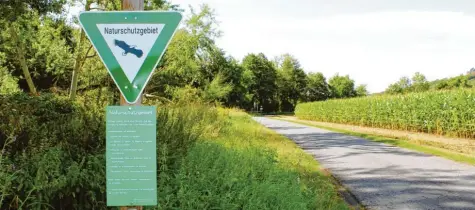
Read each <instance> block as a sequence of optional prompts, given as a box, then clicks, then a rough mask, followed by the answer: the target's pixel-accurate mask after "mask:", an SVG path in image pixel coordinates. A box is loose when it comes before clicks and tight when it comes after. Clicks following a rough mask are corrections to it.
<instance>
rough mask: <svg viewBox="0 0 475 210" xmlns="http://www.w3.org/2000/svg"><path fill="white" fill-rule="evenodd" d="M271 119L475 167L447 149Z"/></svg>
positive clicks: (474, 159) (474, 162) (472, 160)
mask: <svg viewBox="0 0 475 210" xmlns="http://www.w3.org/2000/svg"><path fill="white" fill-rule="evenodd" d="M269 118H270V119H275V120H282V121H287V122H291V123H297V124H301V125H306V126H311V127H315V128H320V129H325V130H329V131H333V132H338V133H343V134H345V135H349V136H355V137H359V138H364V139H366V140H368V141H372V142H378V143H384V144H388V145H392V146H396V147H399V148H404V149H409V150H411V151H415V152H420V153H423V154H427V155H433V156H436V157H440V158H444V159H447V160H452V161H455V162H457V163H462V164H466V165H469V166H474V165H475V157H471V156H469V155H466V154H463V153H458V152H454V151H450V150H447V149H442V148H438V147H432V146H428V145H422V144H417V143H414V142H412V141H411V140H409V139H404V138H391V137H387V136H381V135H374V134H369V133H361V132H355V131H350V130H346V129H340V128H331V127H326V126H321V125H317V124H311V123H306V122H302V121H300V120H299V119H297V120H293V119H286V118H283V117H279V116H270V117H269Z"/></svg>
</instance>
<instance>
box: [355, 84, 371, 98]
mask: <svg viewBox="0 0 475 210" xmlns="http://www.w3.org/2000/svg"><path fill="white" fill-rule="evenodd" d="M366 87H367V86H366V85H358V87H356V95H357V96H358V97H362V96H367V95H368V94H369V92H368V90H367V88H366Z"/></svg>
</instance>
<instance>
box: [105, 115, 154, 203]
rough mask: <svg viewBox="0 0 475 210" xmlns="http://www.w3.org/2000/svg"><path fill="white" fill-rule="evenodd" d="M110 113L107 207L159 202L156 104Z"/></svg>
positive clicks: (108, 124) (107, 131)
mask: <svg viewBox="0 0 475 210" xmlns="http://www.w3.org/2000/svg"><path fill="white" fill-rule="evenodd" d="M106 113H107V114H106V170H107V171H106V178H107V185H106V189H107V190H106V191H107V206H137V205H140V206H148V205H157V157H156V155H157V153H156V119H157V118H156V115H157V114H156V107H155V106H108V107H107V109H106Z"/></svg>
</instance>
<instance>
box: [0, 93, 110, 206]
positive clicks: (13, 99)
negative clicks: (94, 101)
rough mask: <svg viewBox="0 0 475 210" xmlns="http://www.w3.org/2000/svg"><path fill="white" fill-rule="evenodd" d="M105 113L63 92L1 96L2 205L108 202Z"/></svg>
mask: <svg viewBox="0 0 475 210" xmlns="http://www.w3.org/2000/svg"><path fill="white" fill-rule="evenodd" d="M103 117H104V116H103V112H102V110H99V109H97V108H95V107H81V106H79V105H78V104H76V103H71V102H69V101H68V100H67V99H66V98H63V97H56V96H53V95H44V96H41V97H30V96H27V95H24V94H16V95H12V96H0V119H1V120H0V146H4V149H3V150H2V151H3V153H2V158H1V160H2V161H1V165H0V166H1V169H0V177H1V178H0V179H1V181H2V183H0V185H1V186H11V187H4V188H3V189H2V191H1V198H0V199H1V200H2V202H1V203H0V205H1V206H2V209H5V208H12V209H17V208H20V209H45V208H55V209H73V208H74V209H97V208H98V207H99V206H103V205H104V200H105V194H104V191H105V179H104V177H105V165H104V163H105V160H104V152H105V151H104V149H105V148H104V143H105V141H104V139H105V136H104V132H105V127H104V123H103Z"/></svg>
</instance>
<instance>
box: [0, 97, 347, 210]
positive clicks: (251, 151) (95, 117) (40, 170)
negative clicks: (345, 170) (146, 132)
mask: <svg viewBox="0 0 475 210" xmlns="http://www.w3.org/2000/svg"><path fill="white" fill-rule="evenodd" d="M0 100H1V101H2V103H0V118H1V119H2V121H0V144H1V146H3V149H2V153H0V154H1V155H0V165H1V167H0V186H1V188H0V207H1V208H0V209H9V208H11V209H46V208H54V209H106V206H105V199H106V196H105V159H104V154H105V133H104V132H105V127H104V126H105V125H104V121H103V120H104V107H103V106H102V105H101V104H93V103H90V104H80V103H76V102H74V103H73V102H70V101H69V100H67V99H66V98H63V97H58V96H54V95H43V96H41V97H30V96H26V95H24V94H18V95H12V96H1V98H0ZM157 152H158V154H157V157H158V158H157V163H158V165H159V168H158V171H157V174H158V191H159V195H158V200H159V205H158V206H156V207H146V209H292V210H293V209H348V207H347V205H346V203H345V202H344V201H343V200H342V199H341V198H340V197H339V196H338V193H337V190H336V187H335V186H334V185H333V184H332V183H331V181H330V178H329V177H328V176H326V175H323V173H322V172H321V171H320V168H319V166H318V163H317V162H316V161H315V160H314V159H313V158H312V156H310V155H307V154H305V153H304V152H303V151H302V150H300V149H299V148H298V147H297V146H296V145H295V144H294V143H293V142H291V141H290V140H288V139H286V138H284V137H282V136H280V135H277V134H275V133H274V132H272V131H270V130H268V129H266V128H264V127H262V126H260V125H258V123H256V122H254V121H253V120H252V119H251V118H250V116H249V115H247V114H246V113H244V112H241V111H239V110H232V109H224V108H216V107H211V106H209V105H203V104H200V103H194V104H190V103H188V105H176V104H175V105H174V104H169V105H163V106H160V107H159V110H158V112H157Z"/></svg>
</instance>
